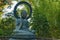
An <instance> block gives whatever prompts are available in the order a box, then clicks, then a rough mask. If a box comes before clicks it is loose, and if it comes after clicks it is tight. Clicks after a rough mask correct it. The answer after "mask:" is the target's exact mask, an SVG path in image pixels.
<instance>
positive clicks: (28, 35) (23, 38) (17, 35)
mask: <svg viewBox="0 0 60 40" xmlns="http://www.w3.org/2000/svg"><path fill="white" fill-rule="evenodd" d="M34 38H35V34H33V33H32V32H30V31H24V30H19V31H16V32H14V34H12V38H10V39H9V40H35V39H34Z"/></svg>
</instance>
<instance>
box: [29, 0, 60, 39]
mask: <svg viewBox="0 0 60 40" xmlns="http://www.w3.org/2000/svg"><path fill="white" fill-rule="evenodd" d="M29 2H30V3H31V5H32V7H33V11H34V12H33V17H32V20H33V21H32V27H33V29H35V30H36V34H37V35H38V36H40V37H52V38H53V37H55V38H60V35H59V34H60V27H59V26H60V25H59V24H60V21H59V20H60V16H59V15H60V11H59V10H60V4H59V3H60V1H59V0H58V1H57V0H29Z"/></svg>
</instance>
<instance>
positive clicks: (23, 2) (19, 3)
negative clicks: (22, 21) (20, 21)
mask: <svg viewBox="0 0 60 40" xmlns="http://www.w3.org/2000/svg"><path fill="white" fill-rule="evenodd" d="M21 4H26V5H27V6H28V7H29V8H30V14H29V16H28V17H27V19H28V18H30V17H31V15H32V7H31V5H30V4H29V3H27V2H25V1H21V2H18V3H17V4H16V6H15V7H14V11H13V12H14V16H15V17H16V18H20V17H19V16H18V15H17V13H16V12H17V10H16V9H17V7H18V6H19V5H21Z"/></svg>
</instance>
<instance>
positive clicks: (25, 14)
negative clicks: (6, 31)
mask: <svg viewBox="0 0 60 40" xmlns="http://www.w3.org/2000/svg"><path fill="white" fill-rule="evenodd" d="M21 17H22V18H23V19H25V18H26V17H27V12H26V11H25V10H23V11H22V13H21Z"/></svg>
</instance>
